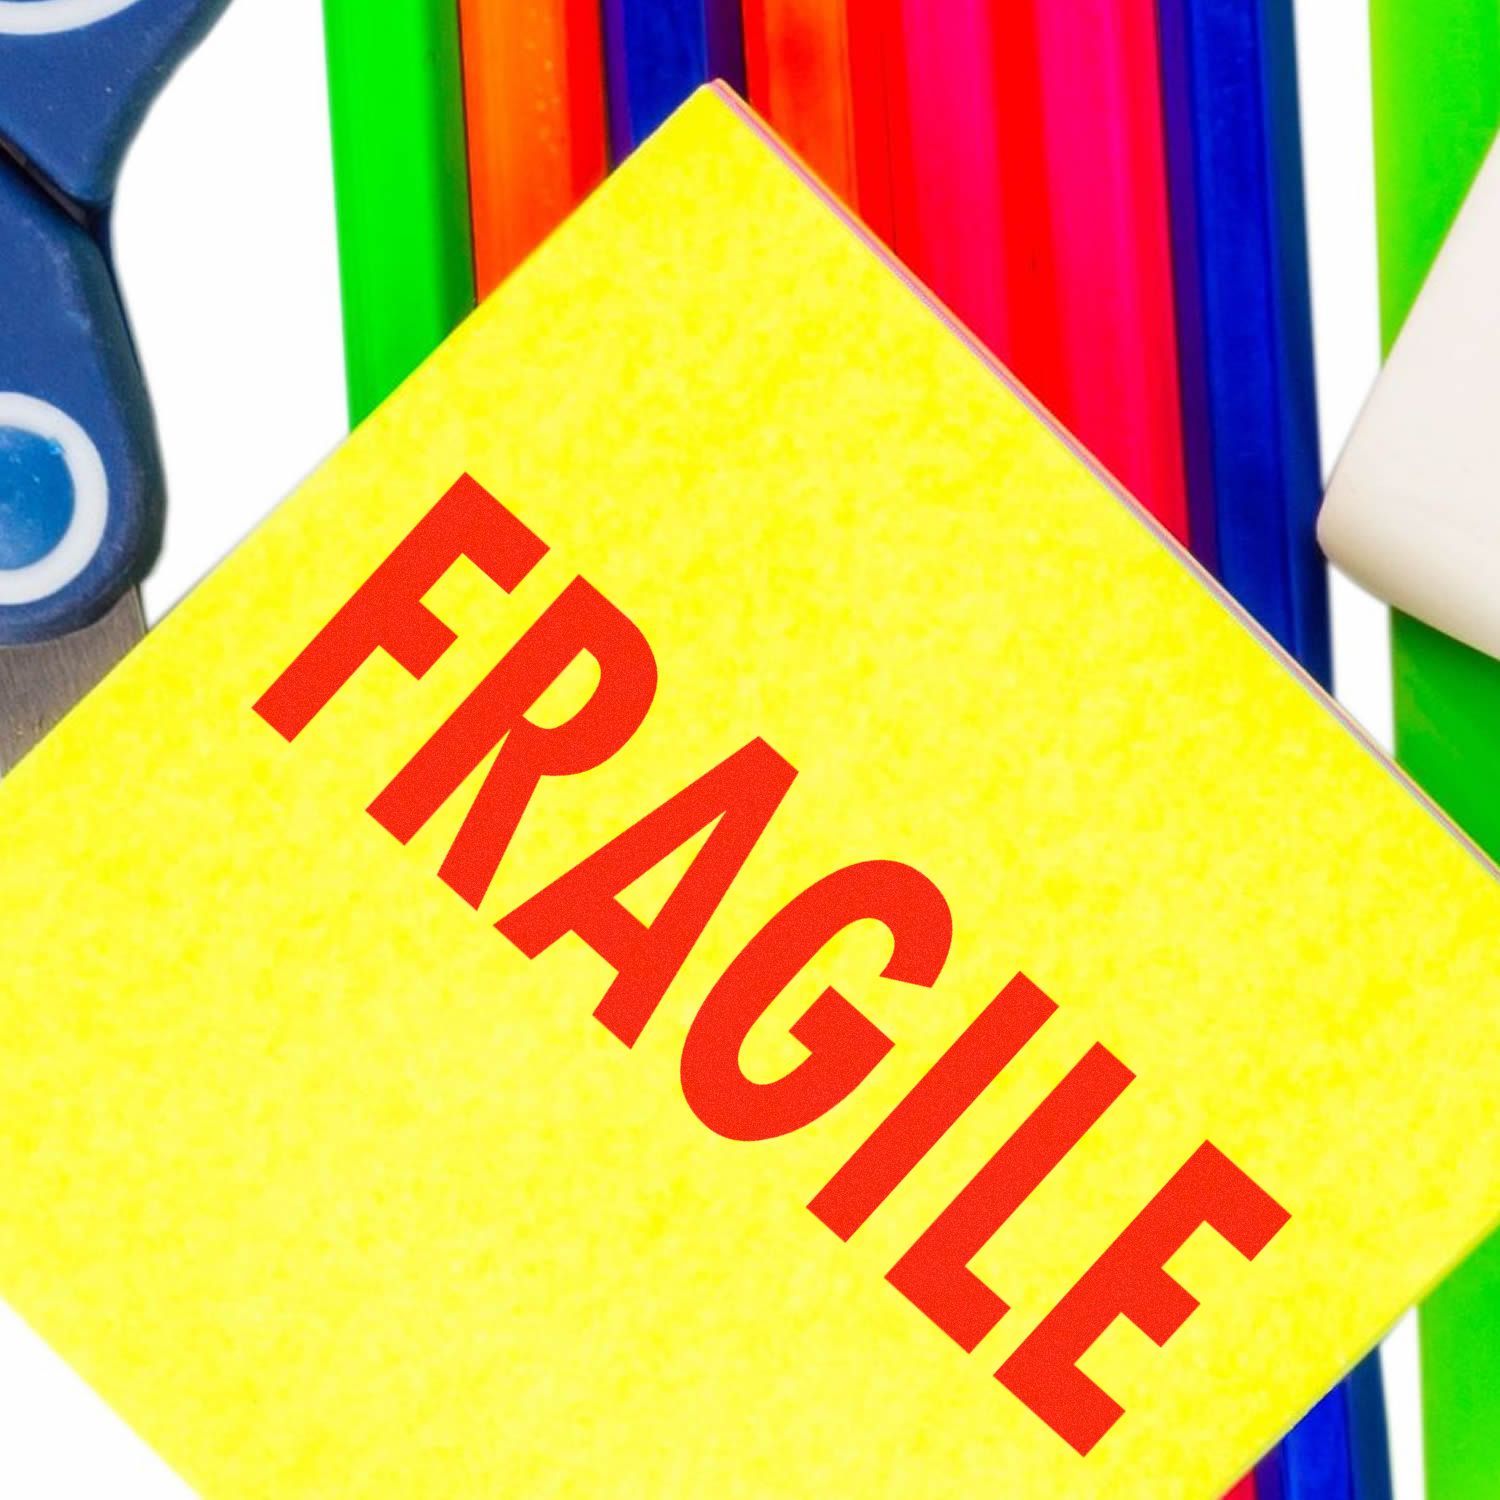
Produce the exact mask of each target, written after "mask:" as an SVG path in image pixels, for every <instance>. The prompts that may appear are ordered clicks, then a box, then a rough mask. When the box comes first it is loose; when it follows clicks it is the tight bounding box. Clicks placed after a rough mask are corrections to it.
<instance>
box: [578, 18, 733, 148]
mask: <svg viewBox="0 0 1500 1500" xmlns="http://www.w3.org/2000/svg"><path fill="white" fill-rule="evenodd" d="M604 57H605V70H606V73H607V76H608V83H609V133H610V145H611V148H612V151H613V156H614V159H615V160H616V161H620V160H622V159H623V158H624V157H625V156H627V155H628V154H629V153H630V152H631V151H633V150H634V149H635V148H636V146H638V145H639V144H640V143H641V142H642V141H643V140H644V139H645V138H646V137H647V136H648V135H650V134H651V132H652V131H653V130H655V129H656V127H657V126H658V125H660V124H661V123H662V121H663V120H665V119H666V118H667V116H668V115H669V114H671V113H672V111H673V110H674V109H676V108H677V106H678V105H679V104H681V103H682V101H683V100H684V99H686V98H687V96H688V95H689V94H691V93H692V92H693V90H694V89H696V88H697V87H698V86H699V85H700V84H704V83H708V82H709V81H710V80H711V79H715V78H721V79H723V80H724V81H725V82H726V83H728V84H729V85H730V87H731V88H733V89H735V90H737V91H738V92H739V93H741V94H743V93H744V92H745V44H744V35H743V29H742V26H741V23H740V6H739V0H604Z"/></svg>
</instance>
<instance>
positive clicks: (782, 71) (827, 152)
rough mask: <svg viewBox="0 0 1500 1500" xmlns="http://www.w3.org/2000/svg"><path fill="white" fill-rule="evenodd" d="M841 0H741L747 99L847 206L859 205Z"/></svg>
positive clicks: (851, 91)
mask: <svg viewBox="0 0 1500 1500" xmlns="http://www.w3.org/2000/svg"><path fill="white" fill-rule="evenodd" d="M849 25H850V20H849V8H848V3H847V0H745V9H744V27H745V77H746V82H747V84H748V86H749V98H750V102H751V104H753V105H754V106H755V108H756V109H757V110H759V111H760V113H761V114H762V115H764V116H765V117H766V119H767V120H768V121H769V122H770V124H771V126H772V128H773V129H774V130H775V131H776V133H777V134H778V135H780V136H781V137H782V139H783V140H785V141H786V143H787V144H788V145H789V146H791V148H792V149H793V150H794V151H796V152H797V153H798V154H799V155H800V156H802V157H803V158H804V159H805V160H806V161H807V164H808V165H809V166H810V167H811V168H812V169H813V171H815V172H816V173H817V174H818V176H819V177H821V178H822V179H823V181H824V183H826V184H827V186H828V187H829V188H830V189H832V191H833V192H835V193H837V194H838V196H839V197H840V198H842V199H843V201H844V202H845V203H847V204H848V205H849V206H850V207H851V208H857V207H858V204H859V163H858V158H857V155H856V146H855V137H854V78H853V74H852V71H851V66H852V64H851V58H850V50H849V44H850V37H849Z"/></svg>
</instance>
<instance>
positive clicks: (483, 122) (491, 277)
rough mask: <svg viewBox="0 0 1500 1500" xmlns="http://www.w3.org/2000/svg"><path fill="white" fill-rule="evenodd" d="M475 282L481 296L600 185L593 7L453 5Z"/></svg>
mask: <svg viewBox="0 0 1500 1500" xmlns="http://www.w3.org/2000/svg"><path fill="white" fill-rule="evenodd" d="M460 11H461V16H462V21H463V52H464V93H465V105H466V112H467V116H468V135H469V180H470V190H469V191H470V204H471V208H472V212H473V221H474V260H475V277H476V281H477V282H478V290H479V295H480V296H481V297H483V296H485V295H486V294H487V293H489V292H491V291H493V290H494V288H495V287H496V285H497V284H498V283H499V282H500V281H501V280H502V279H503V278H504V277H505V276H506V275H507V274H508V273H509V272H510V271H511V270H513V269H514V268H515V266H516V265H518V264H519V263H520V262H521V261H522V260H524V259H525V258H526V256H528V255H529V254H530V253H531V252H532V251H533V250H534V249H535V248H536V247H537V246H538V245H539V244H540V243H541V242H542V241H543V240H544V239H545V238H546V237H547V236H548V235H549V234H550V233H551V232H552V231H553V230H554V229H555V228H556V227H557V226H558V225H559V224H560V223H561V222H562V221H563V220H564V219H565V218H566V217H567V216H568V214H570V213H571V212H572V210H573V209H574V208H575V207H576V206H577V204H578V203H579V201H580V200H581V199H583V198H584V197H585V196H586V195H587V194H588V193H589V192H590V191H591V190H592V189H593V188H594V187H595V186H596V185H597V184H598V183H599V182H600V181H601V180H602V179H603V177H604V174H605V172H606V170H607V169H608V164H609V163H608V154H607V151H606V147H605V125H604V119H605V115H604V62H603V55H602V51H601V46H600V40H599V10H598V4H597V0H460Z"/></svg>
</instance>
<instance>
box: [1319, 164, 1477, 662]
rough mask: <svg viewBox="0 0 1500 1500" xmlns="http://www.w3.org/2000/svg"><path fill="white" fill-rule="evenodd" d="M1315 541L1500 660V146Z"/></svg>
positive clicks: (1390, 596)
mask: <svg viewBox="0 0 1500 1500" xmlns="http://www.w3.org/2000/svg"><path fill="white" fill-rule="evenodd" d="M1318 540H1319V541H1320V542H1321V543H1322V546H1323V550H1324V551H1325V552H1326V553H1327V554H1328V556H1329V558H1330V559H1332V561H1333V562H1335V563H1336V564H1337V565H1338V566H1339V567H1340V568H1341V569H1343V571H1344V572H1345V573H1347V574H1348V575H1349V576H1350V577H1351V578H1353V579H1354V580H1355V581H1356V582H1357V583H1360V584H1362V585H1363V586H1364V587H1365V588H1367V589H1369V590H1370V592H1371V593H1373V594H1377V595H1378V596H1379V597H1381V598H1382V599H1384V600H1386V601H1387V602H1388V603H1390V604H1392V605H1394V606H1395V607H1396V608H1398V609H1401V610H1404V611H1405V612H1406V613H1407V614H1410V615H1415V616H1416V617H1417V618H1418V619H1420V620H1423V621H1425V622H1426V623H1427V624H1429V625H1432V626H1435V627H1436V628H1437V629H1439V630H1442V631H1444V632H1445V633H1446V634H1448V635H1451V636H1454V637H1456V638H1457V639H1458V640H1461V641H1463V642H1465V643H1466V644H1467V645H1470V646H1474V647H1476V648H1477V649H1478V650H1480V651H1483V652H1485V653H1486V654H1488V655H1490V656H1495V657H1500V145H1497V146H1494V147H1491V149H1490V154H1489V157H1488V158H1487V160H1486V161H1485V164H1484V166H1483V168H1482V169H1481V171H1480V173H1479V176H1478V177H1477V178H1476V179H1475V183H1474V186H1473V189H1472V190H1471V191H1470V194H1469V198H1468V201H1467V202H1466V203H1465V204H1464V207H1463V210H1462V211H1461V213H1460V214H1459V216H1458V219H1457V221H1456V223H1455V224H1454V226H1453V230H1452V232H1451V233H1450V234H1449V236H1448V240H1447V243H1446V244H1445V245H1444V246H1443V249H1442V252H1441V253H1440V254H1439V256H1438V258H1437V261H1436V262H1435V264H1434V265H1433V268H1432V273H1431V275H1430V276H1429V277H1428V279H1427V284H1426V285H1425V286H1424V287H1423V289H1422V294H1421V296H1420V297H1419V298H1418V299H1417V303H1416V306H1415V307H1414V308H1413V309H1412V313H1411V316H1410V317H1409V318H1408V319H1407V322H1406V327H1405V328H1404V329H1403V331H1402V333H1401V336H1400V338H1399V339H1398V340H1397V343H1396V347H1395V349H1394V350H1393V351H1392V353H1391V357H1390V359H1389V361H1388V362H1387V364H1386V367H1385V370H1384V372H1383V373H1382V375H1381V377H1380V379H1379V381H1378V382H1377V383H1376V386H1375V389H1374V391H1373V393H1372V394H1371V396H1370V399H1369V401H1368V402H1367V403H1366V405H1365V409H1364V411H1363V412H1362V413H1361V415H1360V419H1359V422H1358V423H1357V424H1356V426H1355V429H1354V434H1353V436H1352V437H1351V438H1350V440H1349V444H1348V446H1347V447H1346V448H1345V450H1344V453H1343V456H1342V457H1341V458H1340V459H1339V463H1338V467H1337V468H1336V469H1335V471H1334V475H1333V479H1332V482H1331V483H1330V485H1329V489H1328V494H1327V496H1326V498H1325V499H1324V502H1323V510H1322V513H1321V515H1320V516H1319V518H1318Z"/></svg>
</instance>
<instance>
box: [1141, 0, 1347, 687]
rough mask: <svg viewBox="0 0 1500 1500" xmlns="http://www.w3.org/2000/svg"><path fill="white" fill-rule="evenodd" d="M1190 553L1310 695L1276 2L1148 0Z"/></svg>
mask: <svg viewBox="0 0 1500 1500" xmlns="http://www.w3.org/2000/svg"><path fill="white" fill-rule="evenodd" d="M1160 14H1161V35H1162V53H1163V58H1162V69H1163V77H1164V82H1165V94H1166V99H1165V103H1166V124H1167V143H1168V176H1169V190H1170V196H1171V208H1172V220H1173V239H1174V246H1173V248H1174V257H1175V260H1176V279H1177V303H1178V322H1179V341H1180V345H1181V351H1180V352H1181V365H1182V382H1183V386H1184V398H1183V407H1184V419H1185V424H1186V428H1187V435H1186V442H1187V452H1188V482H1189V488H1190V496H1191V508H1192V517H1193V523H1194V527H1195V530H1194V546H1195V550H1197V551H1198V552H1199V555H1200V557H1201V559H1202V560H1203V561H1204V562H1205V564H1206V565H1208V566H1209V567H1212V568H1214V569H1215V571H1216V572H1217V573H1218V575H1219V577H1220V578H1221V579H1222V580H1223V582H1224V583H1225V585H1226V586H1227V587H1228V588H1229V590H1230V592H1231V593H1233V594H1234V596H1235V597H1236V598H1237V599H1238V600H1239V601H1240V602H1241V603H1242V604H1243V605H1244V606H1245V607H1246V608H1247V609H1248V610H1249V611H1250V612H1251V613H1252V614H1253V615H1254V616H1255V617H1256V618H1257V619H1258V620H1259V621H1260V622H1261V624H1262V625H1264V626H1265V627H1266V629H1267V630H1269V631H1270V632H1271V634H1272V635H1274V636H1275V637H1276V638H1277V640H1279V641H1280V642H1281V644H1282V645H1283V646H1285V647H1286V648H1287V650H1289V651H1290V652H1291V653H1292V654H1293V655H1295V656H1296V657H1297V659H1298V660H1299V661H1300V662H1301V663H1302V664H1303V666H1305V667H1306V668H1307V669H1308V671H1310V672H1311V673H1312V674H1313V675H1314V676H1315V677H1317V678H1318V680H1319V681H1320V682H1322V683H1324V684H1325V685H1327V684H1328V682H1329V681H1330V677H1331V672H1332V665H1331V648H1330V643H1329V623H1328V584H1327V573H1326V569H1325V567H1324V563H1323V557H1322V554H1321V553H1320V552H1319V550H1318V546H1317V540H1316V537H1315V535H1314V525H1315V522H1316V518H1317V509H1318V503H1319V500H1320V498H1321V495H1322V471H1321V465H1320V461H1319V454H1318V434H1317V397H1316V390H1315V384H1314V367H1313V346H1312V316H1311V307H1310V295H1309V289H1308V272H1307V231H1306V223H1305V218H1304V210H1303V197H1302V161H1301V139H1300V130H1299V125H1298V112H1297V71H1296V44H1295V39H1294V36H1293V31H1292V25H1293V22H1292V4H1291V0H1160Z"/></svg>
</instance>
